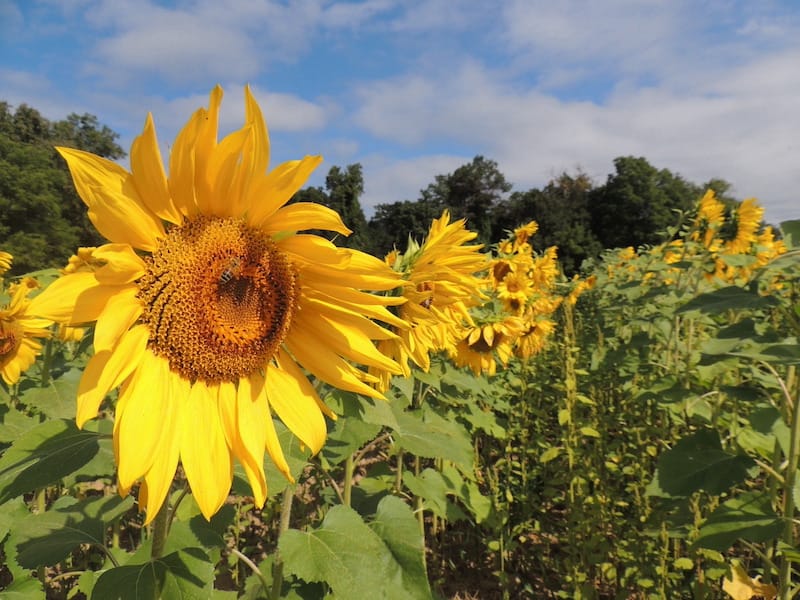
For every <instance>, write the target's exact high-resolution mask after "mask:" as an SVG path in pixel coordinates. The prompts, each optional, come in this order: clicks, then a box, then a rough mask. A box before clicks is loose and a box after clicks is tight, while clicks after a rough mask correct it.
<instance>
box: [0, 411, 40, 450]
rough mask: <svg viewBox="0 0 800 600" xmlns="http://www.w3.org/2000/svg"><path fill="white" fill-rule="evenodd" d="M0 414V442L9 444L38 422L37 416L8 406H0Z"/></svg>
mask: <svg viewBox="0 0 800 600" xmlns="http://www.w3.org/2000/svg"><path fill="white" fill-rule="evenodd" d="M0 415H1V417H0V418H2V420H3V422H2V423H0V444H10V443H11V442H13V441H14V440H18V439H19V438H20V437H22V435H23V434H25V433H26V432H28V431H30V430H31V429H33V428H34V427H36V426H37V425H38V424H39V418H38V417H30V416H28V415H26V414H25V413H23V412H20V411H18V410H15V409H13V408H9V407H8V406H0Z"/></svg>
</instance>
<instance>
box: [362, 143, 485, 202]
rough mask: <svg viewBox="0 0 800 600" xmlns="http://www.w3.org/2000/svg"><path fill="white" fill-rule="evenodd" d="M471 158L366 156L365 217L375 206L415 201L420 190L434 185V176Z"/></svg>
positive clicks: (440, 155) (364, 158) (364, 159)
mask: <svg viewBox="0 0 800 600" xmlns="http://www.w3.org/2000/svg"><path fill="white" fill-rule="evenodd" d="M470 160H472V157H471V156H469V157H465V156H456V155H446V154H436V155H427V156H418V157H414V158H408V159H400V160H398V159H394V158H389V157H386V156H383V155H369V156H365V157H363V158H362V159H361V160H360V162H361V164H362V166H363V167H364V196H363V197H362V198H361V206H362V207H363V209H364V213H365V214H366V215H367V217H370V216H372V214H373V213H374V212H375V206H376V205H378V204H389V203H392V202H396V201H398V200H417V199H418V198H419V195H420V194H419V192H420V190H422V189H424V188H426V187H428V184H430V183H433V180H434V177H435V176H436V175H441V174H444V173H450V172H452V171H454V170H455V169H457V168H458V167H459V166H461V165H463V164H464V163H466V162H469V161H470Z"/></svg>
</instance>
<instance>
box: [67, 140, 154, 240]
mask: <svg viewBox="0 0 800 600" xmlns="http://www.w3.org/2000/svg"><path fill="white" fill-rule="evenodd" d="M57 150H58V152H59V153H60V154H61V156H63V157H64V159H65V160H66V161H67V165H68V166H69V170H70V173H71V174H72V179H73V181H74V182H75V188H76V189H77V190H78V194H79V195H80V197H81V199H82V200H83V201H84V202H85V203H86V205H87V206H88V207H89V219H90V220H91V221H92V223H93V224H94V226H95V227H96V228H97V231H99V232H100V233H101V234H102V235H103V236H105V237H106V238H107V239H109V240H110V241H112V242H122V243H130V244H131V245H133V246H134V247H136V248H142V249H145V250H152V249H154V248H155V244H156V238H157V237H158V235H159V234H160V235H162V236H163V234H164V231H163V227H162V226H161V222H160V221H159V220H158V218H157V217H156V216H155V215H154V214H153V213H152V212H151V211H150V210H149V209H148V208H147V207H146V206H145V204H144V203H143V202H142V201H141V199H140V198H139V196H138V193H137V191H136V188H135V187H134V186H133V184H132V181H131V176H130V174H129V173H128V172H127V171H126V170H125V169H123V168H122V167H120V166H119V165H117V164H116V163H114V162H111V161H110V160H107V159H105V158H102V157H100V156H96V155H94V154H91V153H89V152H84V151H82V150H75V149H73V148H62V147H59V148H57ZM140 244H141V245H140Z"/></svg>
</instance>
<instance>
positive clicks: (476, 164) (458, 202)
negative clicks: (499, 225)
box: [421, 156, 511, 243]
mask: <svg viewBox="0 0 800 600" xmlns="http://www.w3.org/2000/svg"><path fill="white" fill-rule="evenodd" d="M510 191H511V184H510V183H508V182H507V181H506V178H505V176H504V175H503V174H502V173H501V172H500V170H499V169H498V166H497V163H496V162H495V161H493V160H488V159H486V158H484V157H483V156H476V157H475V158H473V159H472V162H470V163H468V164H466V165H462V166H460V167H459V168H457V169H456V170H455V171H453V172H452V173H450V174H448V175H437V176H436V177H435V180H434V182H433V183H432V184H430V185H429V186H428V187H427V188H425V189H424V190H422V198H421V200H422V201H424V202H427V203H428V204H429V205H431V206H433V207H437V211H438V212H439V213H441V211H442V210H443V209H445V208H449V209H450V211H451V214H452V216H453V218H456V219H461V218H464V219H466V220H467V226H468V227H469V228H470V229H472V230H473V231H475V232H477V233H478V239H479V240H480V241H481V242H484V243H488V242H490V241H491V234H492V211H493V210H494V209H495V207H496V206H497V205H498V204H500V202H501V201H502V200H503V199H504V198H505V195H506V194H507V193H508V192H510Z"/></svg>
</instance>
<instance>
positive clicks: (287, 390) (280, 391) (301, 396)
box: [264, 365, 328, 454]
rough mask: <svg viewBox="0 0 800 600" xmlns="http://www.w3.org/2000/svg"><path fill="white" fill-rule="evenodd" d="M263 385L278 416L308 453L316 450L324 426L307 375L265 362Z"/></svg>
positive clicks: (321, 437)
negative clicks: (296, 375) (300, 375)
mask: <svg viewBox="0 0 800 600" xmlns="http://www.w3.org/2000/svg"><path fill="white" fill-rule="evenodd" d="M264 386H265V388H266V390H267V398H268V399H269V404H270V406H271V407H272V408H273V409H274V410H275V413H276V414H277V415H278V417H279V418H280V420H281V421H283V423H284V424H285V425H286V426H287V427H288V428H289V429H290V430H291V431H292V433H294V434H295V435H296V436H297V437H298V438H300V441H302V442H303V443H304V444H305V445H306V446H308V447H309V448H310V449H311V452H312V453H314V454H316V453H317V452H319V451H320V449H321V448H322V445H323V444H324V443H325V436H326V435H327V433H328V430H327V427H326V425H325V418H324V417H323V416H322V413H321V412H320V410H319V407H318V406H317V401H316V400H315V398H314V396H316V392H315V391H314V388H313V387H312V386H311V384H310V383H309V381H308V379H306V378H305V376H303V377H302V379H299V380H298V379H297V378H296V377H292V376H291V375H290V374H289V373H288V372H287V371H285V370H283V369H282V368H280V367H276V366H273V365H268V366H267V376H266V379H265V382H264Z"/></svg>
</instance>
